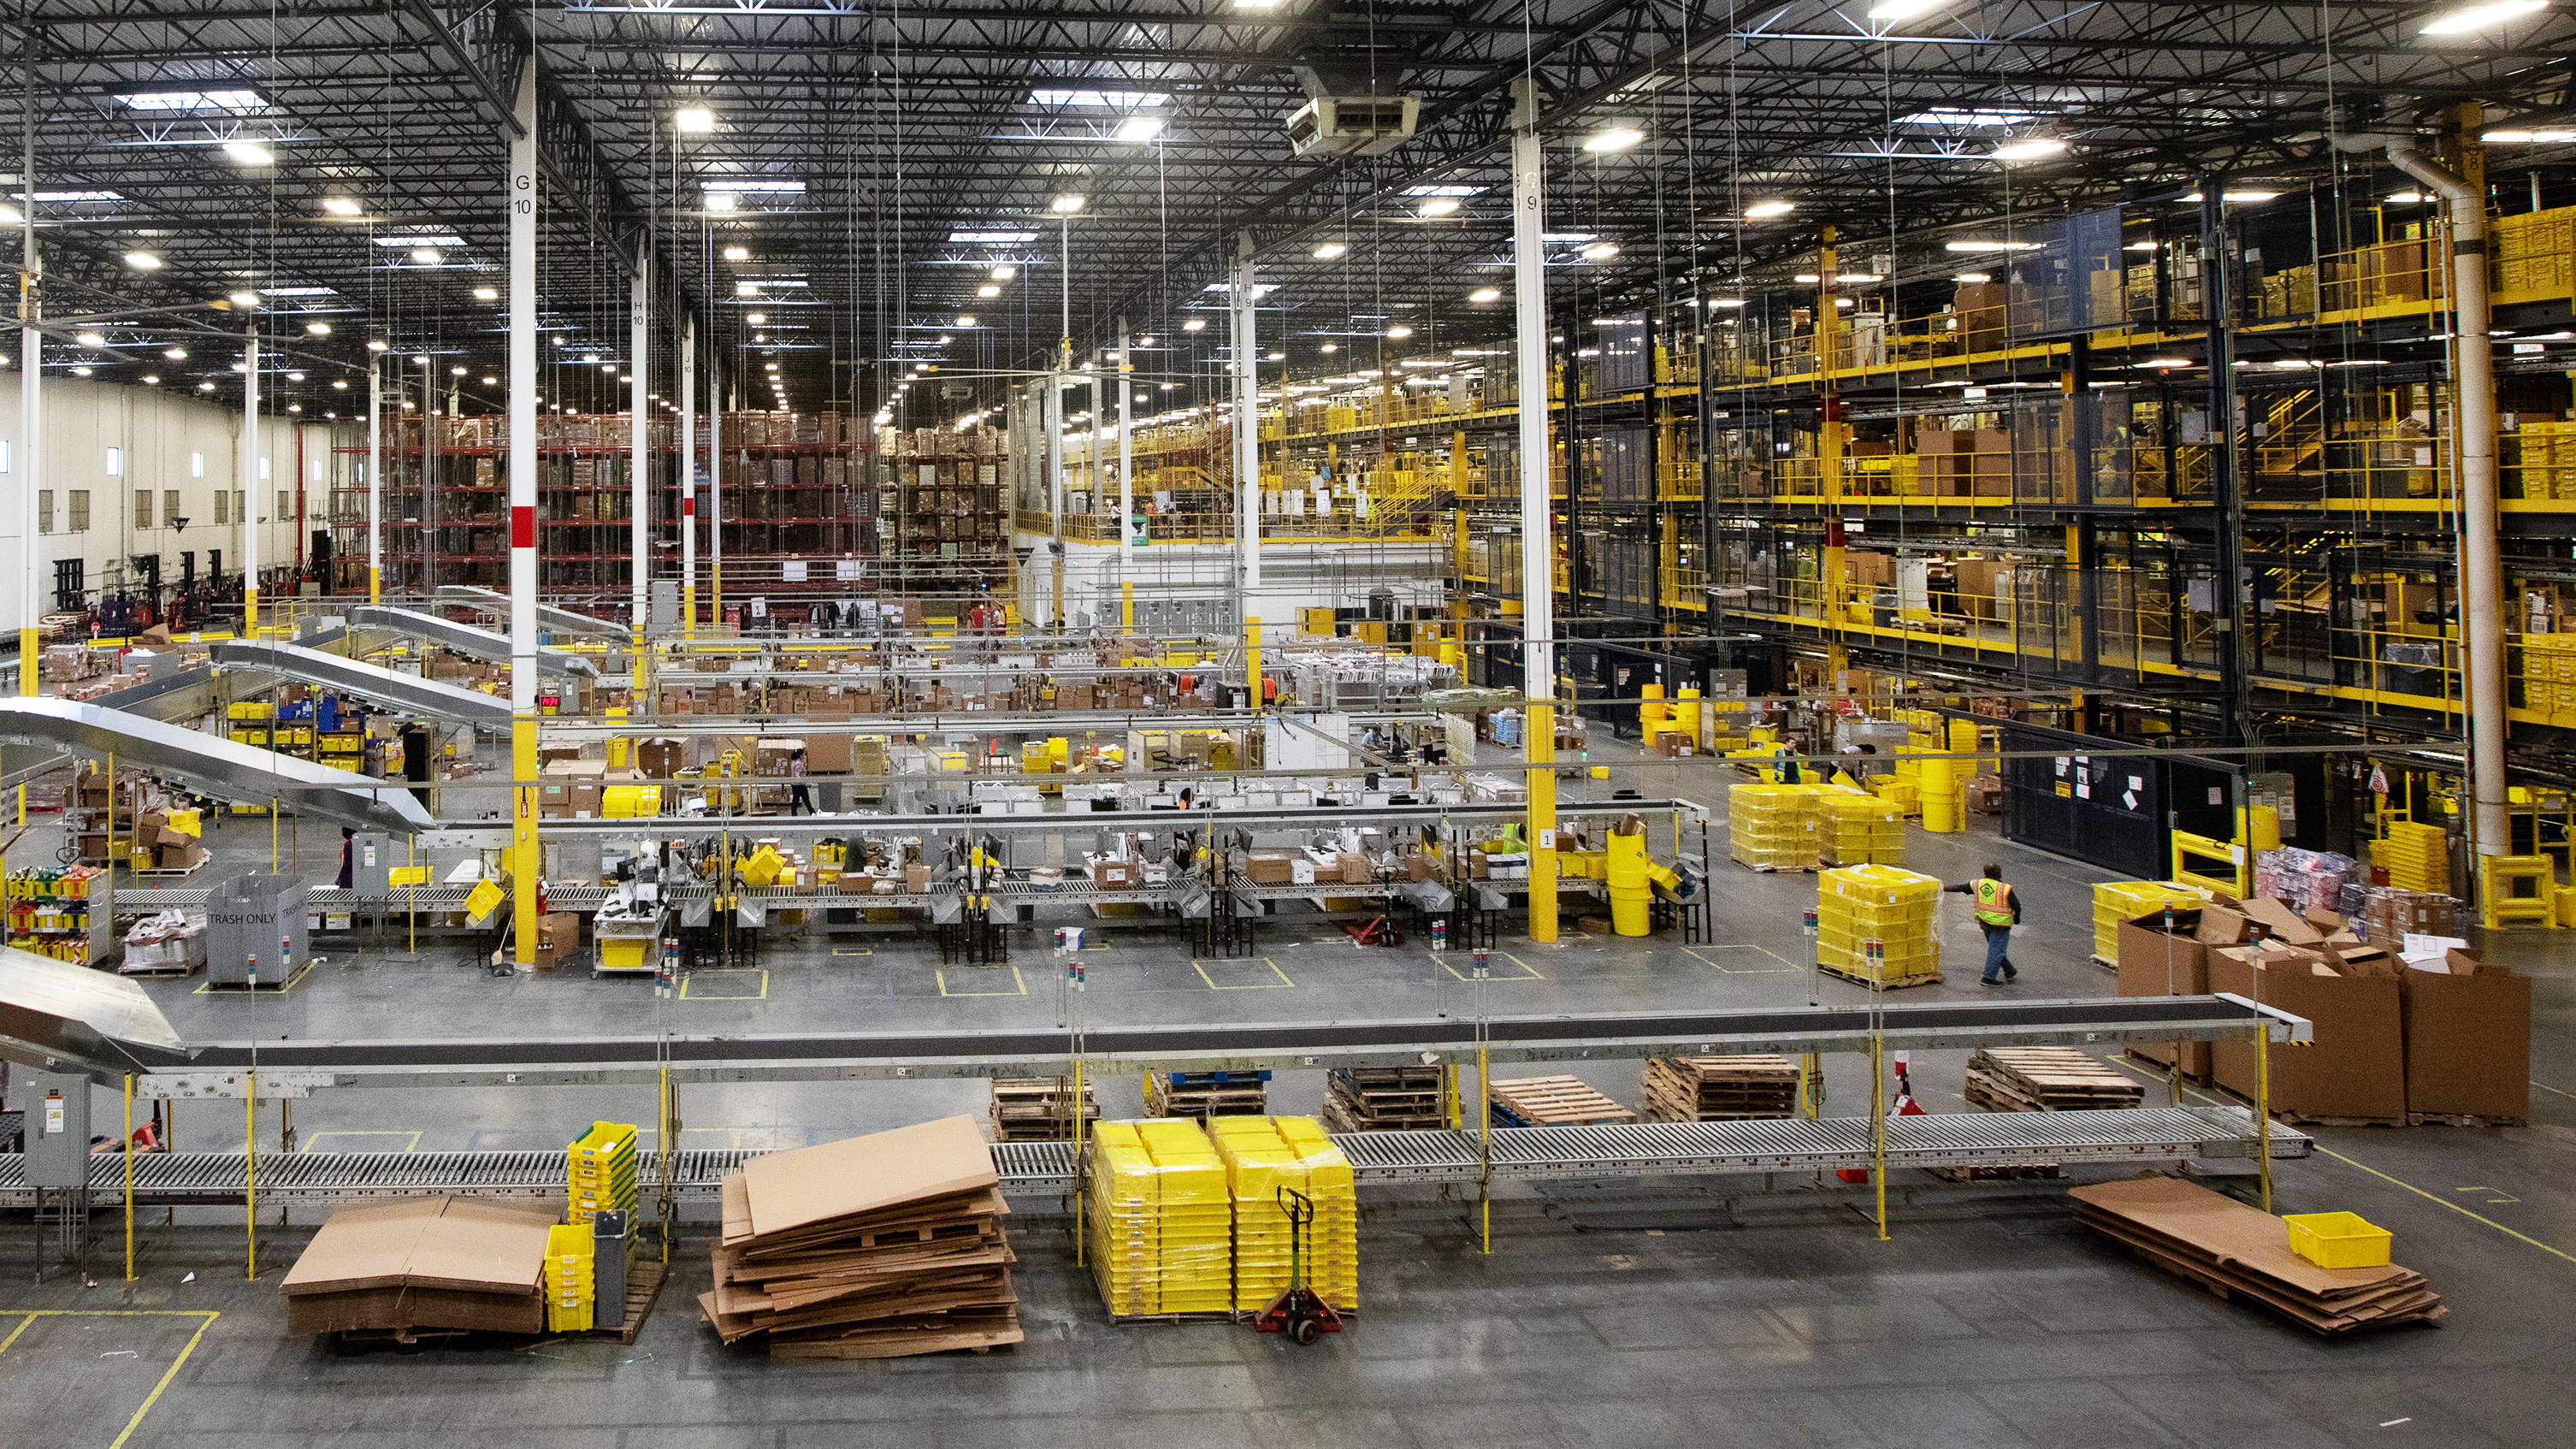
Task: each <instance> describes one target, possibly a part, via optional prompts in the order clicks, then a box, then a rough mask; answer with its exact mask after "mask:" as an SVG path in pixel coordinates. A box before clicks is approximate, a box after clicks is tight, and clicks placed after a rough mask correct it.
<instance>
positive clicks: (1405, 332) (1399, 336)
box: [1386, 322, 1413, 342]
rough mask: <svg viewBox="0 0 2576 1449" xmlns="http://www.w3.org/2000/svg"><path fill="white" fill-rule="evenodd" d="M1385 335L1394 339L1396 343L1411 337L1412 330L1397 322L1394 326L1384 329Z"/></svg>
mask: <svg viewBox="0 0 2576 1449" xmlns="http://www.w3.org/2000/svg"><path fill="white" fill-rule="evenodd" d="M1386 335H1387V336H1389V337H1392V338H1394V339H1395V340H1396V341H1398V342H1402V341H1403V340H1404V339H1406V338H1407V337H1410V336H1412V335H1413V329H1412V328H1410V327H1407V326H1405V325H1404V324H1403V323H1401V322H1398V323H1396V324H1395V325H1394V326H1392V327H1389V328H1388V329H1386Z"/></svg>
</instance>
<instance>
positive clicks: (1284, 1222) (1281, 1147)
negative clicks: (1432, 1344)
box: [1208, 1117, 1359, 1313]
mask: <svg viewBox="0 0 2576 1449" xmlns="http://www.w3.org/2000/svg"><path fill="white" fill-rule="evenodd" d="M1208 1135H1209V1137H1210V1139H1211V1140H1213V1141H1214V1143H1215V1145H1216V1151H1217V1155H1218V1156H1219V1157H1220V1158H1222V1159H1223V1160H1224V1162H1225V1173H1226V1190H1227V1193H1228V1196H1229V1198H1230V1200H1231V1201H1232V1204H1233V1208H1234V1307H1235V1311H1236V1312H1239V1313H1259V1312H1261V1311H1262V1310H1263V1309H1265V1308H1268V1307H1269V1306H1270V1305H1271V1303H1272V1302H1273V1301H1274V1300H1275V1299H1277V1298H1278V1297H1279V1295H1280V1294H1281V1293H1284V1292H1286V1291H1287V1289H1288V1277H1289V1268H1290V1261H1289V1260H1290V1255H1291V1248H1292V1244H1291V1242H1290V1225H1289V1220H1288V1207H1287V1204H1286V1203H1285V1202H1284V1201H1283V1200H1282V1198H1281V1196H1280V1190H1281V1189H1283V1188H1284V1189H1287V1190H1288V1191H1291V1192H1297V1193H1302V1194H1304V1195H1305V1196H1306V1198H1307V1199H1308V1200H1309V1201H1311V1202H1313V1203H1314V1205H1315V1220H1314V1223H1313V1226H1312V1227H1311V1228H1310V1229H1309V1233H1310V1235H1311V1236H1310V1238H1309V1240H1308V1244H1307V1263H1306V1281H1307V1283H1308V1285H1309V1286H1310V1287H1312V1288H1313V1289H1314V1290H1315V1292H1316V1293H1318V1294H1320V1295H1321V1296H1322V1297H1323V1299H1324V1301H1325V1302H1326V1303H1329V1304H1331V1305H1332V1306H1333V1308H1334V1309H1335V1310H1337V1311H1339V1312H1342V1313H1349V1312H1352V1311H1353V1310H1355V1309H1356V1308H1357V1307H1358V1306H1359V1207H1358V1200H1357V1198H1356V1196H1355V1195H1354V1190H1353V1189H1354V1182H1353V1178H1352V1174H1351V1165H1350V1159H1348V1158H1347V1157H1344V1156H1343V1155H1342V1151H1341V1149H1340V1148H1338V1147H1335V1146H1334V1145H1333V1142H1332V1139H1331V1138H1330V1137H1329V1136H1327V1135H1325V1133H1324V1129H1323V1127H1322V1125H1321V1124H1319V1123H1317V1122H1315V1121H1314V1120H1313V1119H1311V1118H1305V1117H1221V1118H1215V1119H1212V1120H1210V1121H1209V1123H1208Z"/></svg>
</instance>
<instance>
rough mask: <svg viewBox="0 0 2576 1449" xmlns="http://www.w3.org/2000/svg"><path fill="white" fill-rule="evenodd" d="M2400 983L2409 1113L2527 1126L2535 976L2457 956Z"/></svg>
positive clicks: (2411, 972) (2402, 978) (2410, 973)
mask: <svg viewBox="0 0 2576 1449" xmlns="http://www.w3.org/2000/svg"><path fill="white" fill-rule="evenodd" d="M2444 964H2445V965H2446V966H2447V967H2448V968H2449V969H2448V971H2447V972H2443V971H2422V970H2408V971H2407V972H2406V973H2405V974H2404V975H2402V976H2400V977H2399V978H2398V988H2399V991H2400V992H2401V994H2402V997H2403V1001H2404V1013H2405V1026H2406V1110H2407V1111H2409V1112H2418V1113H2425V1114H2431V1115H2444V1116H2454V1115H2456V1116H2468V1117H2484V1118H2486V1119H2488V1120H2489V1121H2492V1122H2513V1123H2520V1122H2525V1121H2528V1120H2529V1118H2530V1113H2531V978H2530V977H2528V976H2517V975H2515V974H2514V973H2512V972H2511V971H2508V970H2506V969H2504V968H2503V967H2501V966H2483V965H2480V964H2479V963H2478V961H2477V960H2476V958H2474V957H2472V956H2470V955H2469V954H2468V953H2467V952H2465V951H2453V952H2451V953H2450V954H2449V957H2448V959H2447V960H2446V961H2445V963H2444Z"/></svg>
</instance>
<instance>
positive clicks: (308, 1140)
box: [296, 1127, 420, 1152]
mask: <svg viewBox="0 0 2576 1449" xmlns="http://www.w3.org/2000/svg"><path fill="white" fill-rule="evenodd" d="M325 1137H399V1138H401V1139H403V1145H402V1146H400V1147H396V1148H390V1149H386V1148H374V1147H369V1148H362V1149H360V1150H361V1151H366V1152H378V1151H394V1152H417V1151H419V1150H420V1134H419V1133H417V1132H392V1131H386V1132H360V1131H354V1130H350V1129H347V1128H341V1127H334V1128H332V1129H331V1130H330V1131H328V1132H314V1133H310V1134H308V1135H307V1136H306V1137H305V1139H304V1145H303V1146H302V1147H300V1148H297V1149H296V1150H297V1151H299V1152H310V1151H312V1150H313V1145H314V1144H315V1143H317V1142H320V1141H321V1140H322V1139H323V1138H325Z"/></svg>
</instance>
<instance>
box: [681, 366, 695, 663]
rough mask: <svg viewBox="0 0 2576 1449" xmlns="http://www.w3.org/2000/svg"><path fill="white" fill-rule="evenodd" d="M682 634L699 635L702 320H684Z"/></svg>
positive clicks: (682, 375)
mask: <svg viewBox="0 0 2576 1449" xmlns="http://www.w3.org/2000/svg"><path fill="white" fill-rule="evenodd" d="M680 633H681V635H682V636H683V637H685V638H691V639H694V638H696V637H697V634H698V319H697V318H695V317H684V318H682V319H681V320H680Z"/></svg>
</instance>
